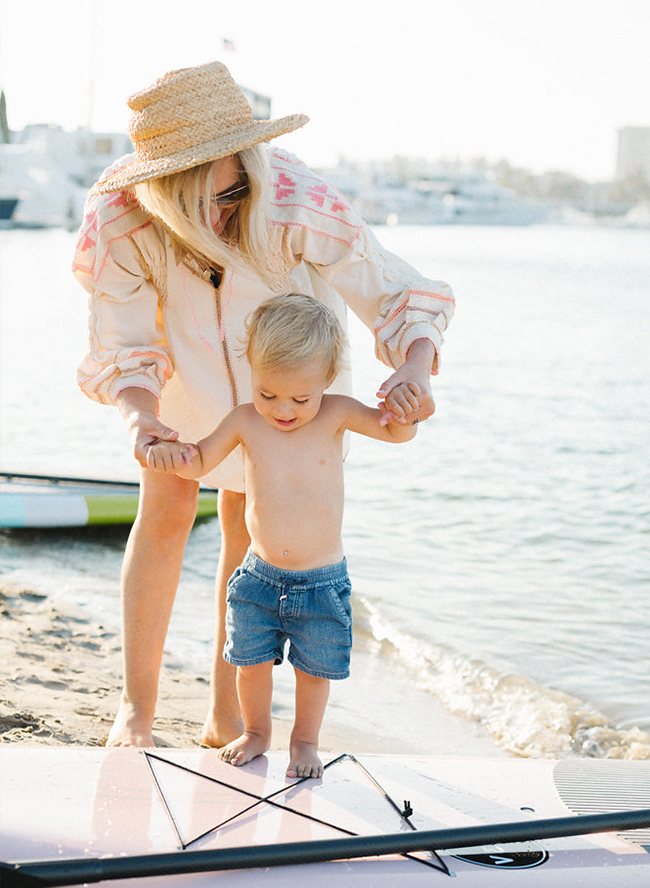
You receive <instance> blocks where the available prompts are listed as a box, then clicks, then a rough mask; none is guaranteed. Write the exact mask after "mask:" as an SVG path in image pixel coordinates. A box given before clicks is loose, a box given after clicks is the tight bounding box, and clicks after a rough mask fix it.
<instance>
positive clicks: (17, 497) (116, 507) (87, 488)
mask: <svg viewBox="0 0 650 888" xmlns="http://www.w3.org/2000/svg"><path fill="white" fill-rule="evenodd" d="M138 496H139V484H138V483H137V482H128V481H104V480H100V479H89V478H65V477H57V476H54V475H25V474H14V473H10V472H1V473H0V527H25V528H28V527H34V528H35V527H85V526H87V525H94V524H131V523H132V522H133V521H134V519H135V516H136V513H137V510H138ZM216 514H217V491H216V490H208V489H204V488H202V489H201V490H200V492H199V507H198V513H197V515H198V516H199V517H206V516H209V515H216Z"/></svg>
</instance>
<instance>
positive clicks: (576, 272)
mask: <svg viewBox="0 0 650 888" xmlns="http://www.w3.org/2000/svg"><path fill="white" fill-rule="evenodd" d="M377 233H378V235H379V237H380V239H381V240H382V242H383V243H384V245H385V246H386V247H387V248H388V249H392V250H394V251H395V252H397V253H399V254H400V255H402V256H403V257H404V258H405V259H407V260H408V261H410V262H412V263H413V264H414V265H415V266H416V267H418V268H420V269H421V270H422V271H423V272H424V273H426V274H427V275H429V276H431V277H433V278H440V279H443V280H448V281H449V282H450V283H451V284H452V286H453V287H454V290H455V292H456V295H457V299H458V308H457V314H456V317H455V319H454V321H453V323H452V325H451V327H450V328H449V331H448V333H447V336H446V344H445V348H444V353H443V362H442V370H441V374H440V376H439V377H437V378H436V379H435V381H434V391H435V396H436V401H437V405H438V409H437V413H436V416H435V418H434V419H433V420H432V421H430V422H428V423H426V424H422V425H421V427H420V429H419V433H418V436H417V438H416V439H415V440H414V441H413V442H410V443H409V444H406V445H403V446H400V447H389V446H387V445H382V444H381V443H379V442H374V441H369V440H366V439H361V438H356V439H355V440H354V441H353V446H352V451H351V454H350V456H349V458H348V461H347V466H346V487H347V494H346V516H345V526H344V534H345V544H346V551H347V556H348V560H349V563H350V570H351V574H352V578H353V583H354V597H353V602H354V613H355V626H356V636H355V644H356V647H357V650H359V651H362V652H363V653H364V656H365V657H366V658H370V659H371V660H372V662H374V663H375V666H376V669H375V672H374V673H373V672H372V671H370V672H369V673H368V674H369V675H370V676H372V675H375V676H376V678H375V679H374V681H375V682H376V687H374V688H373V687H365V688H364V689H363V697H364V705H365V706H372V702H368V701H372V700H373V699H374V698H375V691H376V694H377V699H379V698H380V697H381V698H382V699H383V698H384V696H385V695H382V694H380V689H381V688H382V687H383V685H384V684H385V683H386V682H389V683H390V682H391V681H392V682H393V683H394V685H395V689H396V692H400V687H402V688H403V683H404V682H407V683H408V693H409V695H410V697H409V699H411V698H412V701H413V702H412V705H413V706H414V707H421V706H426V704H427V701H431V700H434V699H435V701H436V702H438V703H442V705H443V706H444V707H446V708H447V709H448V710H449V711H450V712H453V713H456V714H459V715H461V716H462V717H463V718H465V719H467V721H468V723H481V724H482V725H484V726H485V727H486V728H487V729H488V731H489V732H490V734H491V736H492V737H493V738H494V740H495V742H496V743H497V744H498V745H499V746H500V747H501V748H503V749H505V750H507V751H509V752H514V753H515V754H518V755H526V756H564V755H569V754H578V755H591V756H616V757H623V758H634V757H650V737H649V736H648V733H647V732H649V731H650V683H649V679H648V659H649V651H650V643H649V638H650V564H649V557H648V551H649V546H648V544H649V527H650V520H649V517H650V505H649V503H650V496H649V494H650V459H649V456H650V446H649V445H650V382H649V376H650V374H649V373H648V358H647V343H648V333H649V332H650V231H638V230H620V229H609V228H573V227H552V226H536V227H531V228H499V227H408V226H403V227H402V226H397V227H395V228H384V229H378V230H377ZM73 241H74V234H72V233H70V232H66V231H61V230H44V231H2V232H0V299H1V303H0V325H1V340H0V362H1V363H0V386H1V388H0V407H1V411H2V413H1V429H0V433H1V439H0V464H1V467H2V469H3V470H5V471H6V470H13V471H26V472H38V473H52V474H62V475H78V476H82V477H93V476H94V477H103V478H106V477H110V478H119V479H134V478H135V477H136V475H137V473H136V471H135V466H134V463H133V461H132V458H131V455H130V446H129V442H128V440H127V438H126V434H125V432H124V429H123V426H122V421H121V419H120V418H119V416H117V412H116V411H114V410H111V409H109V408H105V407H100V406H98V405H95V404H93V403H91V402H90V401H88V400H87V399H85V398H84V397H83V396H82V395H81V394H80V393H79V392H78V390H77V389H76V386H75V382H74V374H75V368H76V365H77V363H78V361H79V359H80V357H81V355H82V354H83V351H84V349H85V337H86V315H85V294H84V291H83V290H82V289H81V288H80V287H79V285H78V284H77V283H76V282H75V281H74V280H73V279H72V277H71V275H70V272H69V265H70V257H71V250H72V245H73ZM350 337H351V340H352V344H353V351H354V372H355V385H356V394H357V396H358V397H360V398H362V399H363V400H367V401H368V402H369V403H372V402H373V400H374V393H375V391H376V390H377V387H378V384H379V383H380V382H382V381H383V380H384V379H385V378H386V377H387V376H388V375H389V371H388V370H387V368H385V367H383V366H382V365H381V364H379V363H378V362H377V361H376V360H375V358H374V357H373V354H372V338H371V335H370V333H369V332H368V331H367V330H365V329H364V328H363V327H361V325H360V324H359V323H358V322H357V321H356V320H355V319H352V323H351V332H350ZM218 537H219V534H218V525H217V521H216V519H211V520H208V521H204V522H201V523H200V524H197V526H196V527H195V529H194V531H193V533H192V535H191V539H190V543H189V545H188V550H187V555H186V560H185V567H184V571H183V577H182V582H181V587H180V589H179V596H178V600H177V605H176V608H175V611H174V616H173V619H172V625H171V628H170V635H169V644H168V646H169V649H170V650H171V651H172V652H173V653H175V654H176V655H178V656H180V657H182V658H184V659H186V660H187V661H188V662H189V663H190V664H191V665H192V667H193V668H195V669H198V670H200V671H204V672H207V669H208V664H209V657H210V648H211V640H212V639H211V634H210V625H211V618H207V619H206V615H207V614H211V608H212V580H213V576H214V568H215V564H216V559H217V557H218V550H219V538H218ZM124 541H125V532H124V530H122V529H112V530H108V531H106V530H102V531H99V532H98V531H74V532H71V531H43V532H15V531H4V532H2V533H1V534H0V570H2V574H3V576H4V578H5V579H9V580H18V581H20V582H23V583H31V584H32V585H35V586H38V587H39V588H41V589H45V590H46V591H48V592H49V594H51V595H52V596H53V597H54V598H57V597H58V598H60V599H61V600H64V599H65V600H66V601H71V602H74V603H76V604H78V605H82V606H83V607H85V608H86V609H87V611H88V613H89V614H90V615H92V616H93V617H95V618H97V619H99V620H102V621H104V622H110V621H113V622H115V623H116V622H117V616H118V613H117V612H118V605H117V600H118V599H117V596H118V588H117V581H118V574H119V565H120V561H121V553H122V549H123V546H124ZM367 680H369V681H370V680H372V679H371V678H368V677H367ZM402 692H403V690H402ZM375 715H376V716H377V718H379V719H380V718H381V713H376V714H375Z"/></svg>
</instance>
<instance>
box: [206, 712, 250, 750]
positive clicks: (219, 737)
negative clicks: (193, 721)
mask: <svg viewBox="0 0 650 888" xmlns="http://www.w3.org/2000/svg"><path fill="white" fill-rule="evenodd" d="M243 732H244V722H243V721H242V718H241V715H240V714H239V710H238V709H237V710H236V711H235V712H232V713H226V712H224V711H223V710H222V711H221V712H220V713H219V715H218V716H216V715H215V714H214V713H213V712H210V713H208V716H207V718H206V720H205V722H204V723H203V732H202V734H201V742H202V743H203V745H204V746H213V747H214V748H215V749H218V748H219V747H222V746H225V745H226V744H227V743H232V742H233V741H234V740H236V739H237V738H239V737H241V735H242V734H243Z"/></svg>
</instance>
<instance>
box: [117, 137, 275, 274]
mask: <svg viewBox="0 0 650 888" xmlns="http://www.w3.org/2000/svg"><path fill="white" fill-rule="evenodd" d="M236 157H237V159H238V160H239V162H240V164H241V166H242V168H243V170H244V172H245V173H246V175H247V177H248V182H249V185H250V194H249V195H248V196H247V197H246V198H244V200H243V201H242V202H241V203H240V204H239V206H238V208H237V212H236V213H234V214H233V216H231V218H230V219H229V220H228V224H227V226H226V229H225V231H224V232H223V233H222V235H221V236H220V235H218V234H215V232H214V231H213V230H212V227H211V226H210V219H209V217H210V197H211V189H212V181H213V178H214V173H215V169H216V167H217V165H218V164H219V163H221V160H215V161H211V162H210V163H204V164H199V166H196V167H192V168H191V169H189V170H182V171H181V172H179V173H173V174H172V175H170V176H160V177H158V178H155V179H149V180H148V181H146V182H140V183H138V184H137V185H134V186H133V187H134V190H135V193H136V196H137V198H138V201H139V203H140V204H141V205H142V206H143V207H144V208H145V209H146V210H148V212H150V213H151V214H152V215H153V216H155V217H156V218H157V219H159V220H160V221H161V222H162V223H163V225H164V226H165V228H166V229H167V230H168V232H169V234H170V236H171V239H172V243H173V245H174V251H175V255H176V260H177V261H179V262H180V261H181V260H183V259H186V258H187V257H188V256H189V257H191V258H192V259H193V260H194V262H195V263H196V264H197V265H198V266H199V269H200V270H201V271H206V270H209V269H212V268H215V267H216V268H220V269H224V268H232V267H236V266H241V265H242V264H244V265H247V266H249V268H252V269H253V270H254V271H255V272H257V274H258V275H260V276H261V277H262V279H263V280H264V281H265V282H266V283H268V284H270V285H271V286H272V287H273V288H274V289H276V288H277V287H278V278H279V277H281V276H282V273H283V270H284V264H285V263H284V262H282V261H281V262H280V263H278V258H280V257H277V256H275V255H274V251H273V248H272V246H271V241H270V238H269V218H268V206H269V161H268V156H267V153H266V151H265V149H264V148H263V147H262V146H261V145H254V146H253V147H252V148H245V149H243V150H242V151H239V152H238V153H237V155H236ZM285 273H286V272H285Z"/></svg>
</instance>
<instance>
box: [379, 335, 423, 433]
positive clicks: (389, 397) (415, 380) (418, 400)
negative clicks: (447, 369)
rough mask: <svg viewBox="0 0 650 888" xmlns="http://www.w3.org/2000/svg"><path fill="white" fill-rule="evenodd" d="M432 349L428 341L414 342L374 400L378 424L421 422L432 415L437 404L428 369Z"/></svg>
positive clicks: (419, 340)
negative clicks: (402, 361) (379, 414)
mask: <svg viewBox="0 0 650 888" xmlns="http://www.w3.org/2000/svg"><path fill="white" fill-rule="evenodd" d="M435 354H436V352H435V347H434V345H433V343H432V342H431V340H429V339H416V340H415V342H414V343H413V344H412V345H411V347H410V348H409V350H408V354H407V356H406V361H405V362H404V363H403V364H402V366H401V367H400V368H399V369H398V370H396V371H395V372H394V373H393V374H392V376H389V377H388V379H387V380H386V381H385V382H383V383H382V385H381V387H380V389H379V391H378V392H377V397H378V398H379V399H380V405H379V409H380V410H381V413H382V417H381V419H380V423H381V425H387V424H388V423H390V422H400V423H407V422H422V421H423V420H425V419H428V418H429V417H430V416H433V414H434V413H435V410H436V405H435V402H434V400H433V394H432V392H431V383H430V379H431V367H432V366H433V360H434V358H435Z"/></svg>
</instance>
